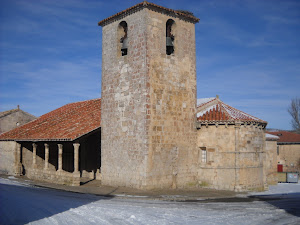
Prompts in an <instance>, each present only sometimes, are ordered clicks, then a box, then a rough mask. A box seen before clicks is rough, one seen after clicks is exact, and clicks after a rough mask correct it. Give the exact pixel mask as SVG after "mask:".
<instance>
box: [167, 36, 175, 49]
mask: <svg viewBox="0 0 300 225" xmlns="http://www.w3.org/2000/svg"><path fill="white" fill-rule="evenodd" d="M166 44H167V46H172V47H173V46H174V45H173V41H172V38H171V37H167V41H166Z"/></svg>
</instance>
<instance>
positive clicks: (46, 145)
mask: <svg viewBox="0 0 300 225" xmlns="http://www.w3.org/2000/svg"><path fill="white" fill-rule="evenodd" d="M48 169H49V145H48V144H45V167H44V170H48Z"/></svg>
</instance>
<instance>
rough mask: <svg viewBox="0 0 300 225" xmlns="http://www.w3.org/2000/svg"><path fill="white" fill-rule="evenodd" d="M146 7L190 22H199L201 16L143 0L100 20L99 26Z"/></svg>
mask: <svg viewBox="0 0 300 225" xmlns="http://www.w3.org/2000/svg"><path fill="white" fill-rule="evenodd" d="M144 8H147V9H150V10H153V11H157V12H161V13H167V14H169V15H171V16H173V17H178V18H181V19H184V20H186V21H188V22H191V23H194V24H195V23H198V22H199V21H200V19H199V18H197V17H194V16H191V15H188V14H185V13H182V12H179V11H176V10H173V9H169V8H165V7H162V6H159V5H156V4H154V3H150V2H147V1H143V2H141V3H138V4H136V5H134V6H132V7H130V8H128V9H125V10H123V11H121V12H119V13H117V14H115V15H113V16H110V17H108V18H106V19H104V20H101V21H100V22H98V26H102V27H103V26H105V25H107V24H109V23H112V22H114V21H116V20H119V19H121V18H124V17H126V16H128V15H130V14H133V13H135V12H137V11H140V10H142V9H144Z"/></svg>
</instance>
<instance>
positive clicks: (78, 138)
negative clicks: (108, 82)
mask: <svg viewBox="0 0 300 225" xmlns="http://www.w3.org/2000/svg"><path fill="white" fill-rule="evenodd" d="M100 105H101V100H100V99H95V100H89V101H84V102H77V103H71V104H68V105H65V106H63V107H61V108H59V109H56V110H54V111H52V112H50V113H47V114H45V115H43V116H41V117H40V118H38V119H36V120H34V121H32V122H30V123H28V124H26V125H24V126H21V127H18V128H16V129H14V130H12V131H10V132H7V133H5V134H3V135H1V136H0V140H2V141H3V140H6V141H15V142H16V147H15V149H14V152H15V153H14V155H15V160H14V168H15V175H17V176H20V175H26V176H27V177H28V178H30V179H36V180H45V181H50V182H53V183H58V184H66V185H73V186H78V185H80V179H81V178H89V179H99V178H100V167H101V138H100V136H101V128H100V115H101V113H100V109H101V107H100Z"/></svg>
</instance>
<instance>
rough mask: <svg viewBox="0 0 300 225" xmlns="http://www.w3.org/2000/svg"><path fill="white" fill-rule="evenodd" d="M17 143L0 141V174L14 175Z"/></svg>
mask: <svg viewBox="0 0 300 225" xmlns="http://www.w3.org/2000/svg"><path fill="white" fill-rule="evenodd" d="M16 148H17V143H16V142H14V141H0V173H2V174H8V175H14V174H15V168H14V163H15V151H16Z"/></svg>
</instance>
